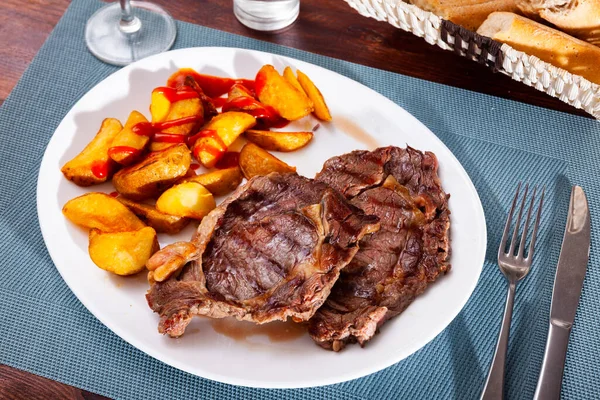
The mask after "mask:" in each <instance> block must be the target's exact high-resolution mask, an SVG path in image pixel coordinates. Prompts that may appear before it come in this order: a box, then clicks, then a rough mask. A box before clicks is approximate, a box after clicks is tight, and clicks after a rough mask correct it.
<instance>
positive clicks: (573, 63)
mask: <svg viewBox="0 0 600 400" xmlns="http://www.w3.org/2000/svg"><path fill="white" fill-rule="evenodd" d="M477 33H479V34H480V35H483V36H487V37H490V38H492V39H494V40H497V41H499V42H502V43H506V44H508V45H510V46H511V47H513V48H514V49H516V50H520V51H523V52H525V53H527V54H531V55H534V56H536V57H538V58H539V59H541V60H543V61H546V62H547V63H550V64H552V65H554V66H556V67H560V68H562V69H565V70H567V71H569V72H571V73H572V74H577V75H581V76H583V77H584V78H586V79H588V80H590V81H591V82H594V83H598V84H600V68H599V66H600V48H598V47H596V46H593V45H591V44H589V43H586V42H584V41H582V40H579V39H576V38H574V37H571V36H569V35H567V34H566V33H563V32H560V31H557V30H556V29H552V28H550V27H547V26H545V25H542V24H538V23H537V22H535V21H532V20H530V19H527V18H525V17H521V16H519V15H516V14H513V13H507V12H495V13H492V14H490V15H489V17H488V18H487V19H486V20H485V22H484V23H483V24H482V25H481V26H480V27H479V29H478V30H477Z"/></svg>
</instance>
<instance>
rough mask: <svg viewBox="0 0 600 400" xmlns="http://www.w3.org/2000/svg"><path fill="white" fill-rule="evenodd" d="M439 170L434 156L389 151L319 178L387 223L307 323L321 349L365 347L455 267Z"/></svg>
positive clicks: (331, 163) (362, 154) (335, 162)
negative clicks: (427, 289)
mask: <svg viewBox="0 0 600 400" xmlns="http://www.w3.org/2000/svg"><path fill="white" fill-rule="evenodd" d="M437 167H438V163H437V159H436V157H435V155H434V154H432V153H429V152H425V153H422V152H420V151H417V150H414V149H412V148H410V147H408V148H406V149H400V148H397V147H386V148H380V149H377V150H375V151H372V152H369V151H354V152H352V153H349V154H345V155H342V156H339V157H334V158H331V159H329V160H328V161H327V162H326V163H325V165H324V167H323V170H322V171H321V172H320V173H319V174H318V175H317V178H316V180H317V181H320V182H325V183H327V184H329V185H330V186H331V187H333V188H335V189H337V190H338V191H340V192H341V193H342V194H344V195H345V196H346V197H347V198H348V199H350V202H351V203H352V204H353V205H355V206H357V207H359V208H361V209H362V210H363V211H364V212H365V213H366V214H370V215H375V216H377V217H379V219H380V221H381V229H380V230H379V231H378V232H375V233H373V234H372V235H368V236H365V237H364V238H363V239H362V240H361V242H360V245H359V247H360V250H359V251H358V253H357V254H356V256H355V257H354V259H353V260H352V261H351V262H350V263H349V264H348V266H347V267H346V268H345V269H344V270H343V271H342V274H341V275H340V278H339V280H338V281H337V283H336V284H335V286H334V287H333V289H332V291H331V294H330V296H329V297H328V299H327V301H326V302H325V304H324V305H323V307H321V308H320V309H319V310H318V311H317V313H316V314H315V315H314V317H313V318H312V319H311V320H310V321H309V332H310V335H311V336H312V338H313V339H314V340H315V341H316V342H317V343H318V344H319V345H321V346H322V347H324V348H326V349H331V350H335V351H339V350H341V349H342V348H343V347H344V346H345V345H346V344H347V343H354V342H358V343H360V344H361V346H362V345H364V344H365V343H366V342H367V341H368V340H370V339H371V338H372V337H373V335H374V334H375V332H376V331H377V329H378V328H379V327H380V326H381V325H382V324H383V323H384V322H385V321H387V320H388V319H390V318H392V317H394V316H396V315H398V314H400V313H401V312H402V311H404V309H406V307H408V305H409V304H410V303H411V302H412V301H413V300H414V299H415V298H416V297H417V296H418V295H419V294H421V293H422V292H423V291H424V290H425V288H426V287H427V285H428V284H429V283H430V282H433V281H434V280H435V279H436V278H437V277H438V276H439V275H440V274H441V273H445V272H447V271H448V270H449V269H450V265H449V264H448V256H449V252H450V248H449V239H448V236H449V227H450V219H449V214H450V212H449V211H448V197H449V196H447V195H446V194H445V193H444V191H443V190H442V188H441V185H440V181H439V178H438V176H437Z"/></svg>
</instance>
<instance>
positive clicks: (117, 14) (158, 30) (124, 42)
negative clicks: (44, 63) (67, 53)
mask: <svg viewBox="0 0 600 400" xmlns="http://www.w3.org/2000/svg"><path fill="white" fill-rule="evenodd" d="M176 35H177V29H176V27H175V21H174V20H173V18H172V17H171V16H170V15H169V13H167V12H166V11H165V10H164V9H163V8H162V7H159V6H157V5H156V4H152V3H149V2H146V1H130V0H119V3H116V2H115V3H111V4H108V5H106V6H104V7H102V8H101V9H99V10H98V11H96V12H95V13H94V15H92V16H91V17H90V19H89V20H88V22H87V25H86V27H85V43H86V44H87V47H88V49H89V50H90V51H91V52H92V54H94V55H95V56H96V57H98V58H99V59H100V60H102V61H104V62H106V63H109V64H114V65H127V64H130V63H132V62H134V61H137V60H140V59H142V58H144V57H148V56H151V55H153V54H158V53H162V52H163V51H166V50H168V49H169V48H171V46H172V45H173V42H174V41H175V36H176Z"/></svg>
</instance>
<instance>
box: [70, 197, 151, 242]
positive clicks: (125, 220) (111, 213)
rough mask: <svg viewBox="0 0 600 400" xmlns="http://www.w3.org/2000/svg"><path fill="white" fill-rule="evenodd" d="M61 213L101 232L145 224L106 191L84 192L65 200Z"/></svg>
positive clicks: (133, 229) (134, 227)
mask: <svg viewBox="0 0 600 400" xmlns="http://www.w3.org/2000/svg"><path fill="white" fill-rule="evenodd" d="M62 213H63V215H64V216H65V217H67V219H69V220H70V221H71V222H73V223H75V224H77V225H81V226H83V227H85V228H96V229H100V230H101V231H102V232H125V231H135V230H138V229H142V228H143V227H145V226H146V225H145V224H144V223H143V222H142V221H141V220H140V219H139V218H138V217H136V215H135V214H134V213H132V212H131V211H130V210H129V209H128V208H127V207H125V206H124V205H123V204H121V203H120V202H119V201H118V200H117V199H115V198H114V197H111V196H109V195H107V194H106V193H97V192H94V193H86V194H84V195H82V196H79V197H76V198H74V199H71V200H69V201H67V203H66V204H65V205H64V206H63V209H62Z"/></svg>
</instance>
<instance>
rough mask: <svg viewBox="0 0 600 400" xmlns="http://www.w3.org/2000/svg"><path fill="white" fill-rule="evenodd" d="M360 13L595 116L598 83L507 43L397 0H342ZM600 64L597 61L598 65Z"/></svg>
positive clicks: (598, 104)
mask: <svg viewBox="0 0 600 400" xmlns="http://www.w3.org/2000/svg"><path fill="white" fill-rule="evenodd" d="M344 1H345V2H346V3H348V4H349V5H350V6H351V7H352V8H354V9H355V10H357V11H358V12H359V13H360V14H361V15H364V16H365V17H371V18H375V19H377V20H379V21H387V22H389V23H390V24H392V25H393V26H395V27H396V28H400V29H403V30H405V31H407V32H412V33H413V34H414V35H416V36H419V37H422V38H424V39H425V40H426V41H427V43H430V44H433V45H437V46H439V47H441V48H442V49H444V50H452V51H454V52H455V53H457V54H460V55H461V56H463V57H467V58H470V59H472V60H474V61H477V62H479V63H480V64H485V65H487V66H488V67H489V68H492V69H493V70H494V71H499V72H501V73H503V74H506V75H508V76H510V77H511V78H512V79H514V80H516V81H519V82H523V83H524V84H526V85H529V86H533V87H535V88H536V89H538V90H540V91H542V92H546V93H547V94H549V95H550V96H554V97H558V98H559V99H560V100H562V101H564V102H565V103H567V104H570V105H572V106H573V107H576V108H581V109H583V110H585V111H586V112H588V113H590V114H591V115H593V116H594V117H595V118H597V119H600V86H599V85H597V84H595V83H591V82H590V81H588V80H587V79H585V78H583V77H581V76H578V75H573V74H571V73H570V72H567V71H565V70H564V69H561V68H558V67H555V66H553V65H550V64H548V63H546V62H544V61H542V60H540V59H539V58H537V57H535V56H531V55H528V54H526V53H523V52H521V51H517V50H515V49H513V48H512V47H510V46H509V45H506V44H502V43H499V42H496V41H494V40H492V39H490V38H487V37H484V36H481V35H478V34H477V33H475V32H472V31H470V30H467V29H465V28H463V27H461V26H458V25H456V24H454V23H452V22H450V21H446V20H444V19H442V18H440V17H438V16H437V15H435V14H432V13H431V12H428V11H423V10H422V9H421V8H419V7H417V6H414V5H411V4H407V3H405V2H403V1H402V0H344ZM599 68H600V66H599Z"/></svg>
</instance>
